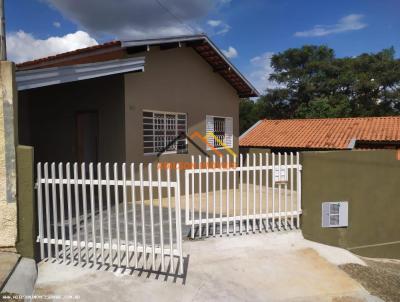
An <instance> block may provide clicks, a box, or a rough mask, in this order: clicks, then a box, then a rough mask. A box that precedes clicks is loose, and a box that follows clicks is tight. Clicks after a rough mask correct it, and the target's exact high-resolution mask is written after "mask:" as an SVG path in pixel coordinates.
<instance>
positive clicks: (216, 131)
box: [206, 115, 233, 150]
mask: <svg viewBox="0 0 400 302" xmlns="http://www.w3.org/2000/svg"><path fill="white" fill-rule="evenodd" d="M206 124H207V125H206V131H207V141H208V144H209V145H211V146H213V147H214V148H217V149H219V148H224V147H229V148H232V147H233V120H232V118H231V117H220V116H212V115H207V116H206ZM207 150H210V147H209V146H208V147H207Z"/></svg>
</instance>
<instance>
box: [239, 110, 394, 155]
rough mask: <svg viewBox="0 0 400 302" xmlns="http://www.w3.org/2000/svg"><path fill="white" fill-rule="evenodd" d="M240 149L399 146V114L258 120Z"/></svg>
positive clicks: (338, 148)
mask: <svg viewBox="0 0 400 302" xmlns="http://www.w3.org/2000/svg"><path fill="white" fill-rule="evenodd" d="M239 144H240V148H241V149H243V150H244V151H245V150H246V149H249V148H263V149H264V148H265V149H270V150H271V151H272V152H287V151H311V150H316V151H318V150H353V149H398V148H400V116H388V117H356V118H321V119H290V120H266V119H264V120H261V121H259V122H257V123H256V124H255V125H253V126H252V127H251V128H250V129H249V130H247V131H246V132H245V133H243V134H242V135H241V136H240V142H239Z"/></svg>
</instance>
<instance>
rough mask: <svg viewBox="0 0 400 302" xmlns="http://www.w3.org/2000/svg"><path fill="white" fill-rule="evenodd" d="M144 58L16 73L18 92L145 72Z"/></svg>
mask: <svg viewBox="0 0 400 302" xmlns="http://www.w3.org/2000/svg"><path fill="white" fill-rule="evenodd" d="M144 63H145V59H144V57H139V58H130V59H118V60H112V61H104V62H96V63H88V64H78V65H70V66H62V67H51V68H42V69H34V70H21V71H17V72H16V80H17V87H18V90H19V91H21V90H26V89H32V88H38V87H44V86H50V85H56V84H62V83H69V82H75V81H81V80H87V79H93V78H98V77H104V76H108V75H113V74H120V73H127V72H134V71H144Z"/></svg>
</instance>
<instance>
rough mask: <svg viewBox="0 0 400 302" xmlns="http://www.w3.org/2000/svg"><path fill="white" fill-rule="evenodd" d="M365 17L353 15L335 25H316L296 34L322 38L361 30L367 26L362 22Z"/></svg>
mask: <svg viewBox="0 0 400 302" xmlns="http://www.w3.org/2000/svg"><path fill="white" fill-rule="evenodd" d="M363 17H364V16H363V15H359V14H351V15H347V16H345V17H343V18H341V19H340V20H339V21H338V23H336V24H334V25H315V26H314V27H313V28H312V29H310V30H306V31H298V32H296V33H294V35H295V36H296V37H322V36H327V35H331V34H337V33H343V32H346V31H354V30H360V29H363V28H365V27H366V26H367V24H366V23H363V22H362V19H363Z"/></svg>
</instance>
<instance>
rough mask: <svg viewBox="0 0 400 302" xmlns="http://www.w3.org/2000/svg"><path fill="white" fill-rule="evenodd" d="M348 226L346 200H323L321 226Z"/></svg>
mask: <svg viewBox="0 0 400 302" xmlns="http://www.w3.org/2000/svg"><path fill="white" fill-rule="evenodd" d="M347 226H348V202H347V201H338V202H323V203H322V227H324V228H335V227H347Z"/></svg>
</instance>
